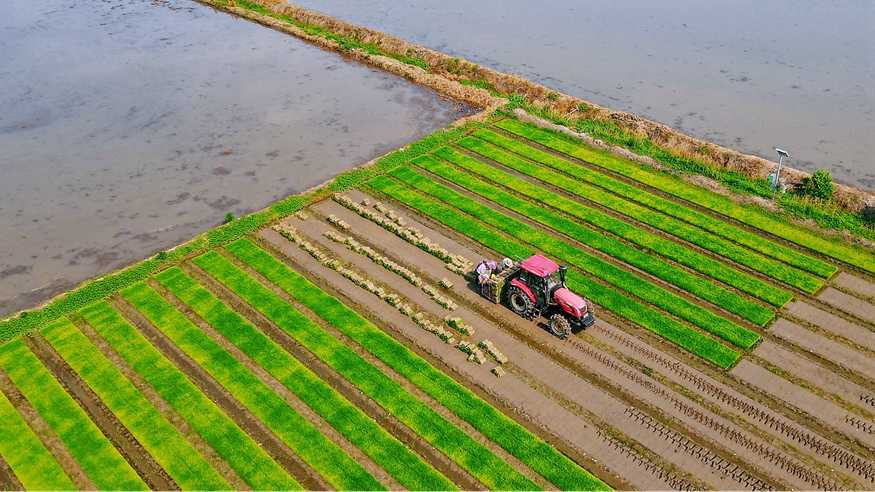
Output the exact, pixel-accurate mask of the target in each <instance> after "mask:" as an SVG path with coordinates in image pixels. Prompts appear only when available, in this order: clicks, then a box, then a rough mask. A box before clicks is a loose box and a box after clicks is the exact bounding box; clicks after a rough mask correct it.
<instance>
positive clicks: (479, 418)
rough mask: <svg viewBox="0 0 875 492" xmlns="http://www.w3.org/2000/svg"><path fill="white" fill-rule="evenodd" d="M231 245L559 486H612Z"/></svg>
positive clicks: (247, 245)
mask: <svg viewBox="0 0 875 492" xmlns="http://www.w3.org/2000/svg"><path fill="white" fill-rule="evenodd" d="M228 248H229V249H230V250H231V251H232V252H233V253H234V254H235V255H237V256H238V258H240V259H241V260H243V261H245V262H247V263H248V264H249V265H252V267H253V268H255V269H256V270H258V271H259V272H260V273H261V274H262V275H264V276H265V277H266V278H268V279H269V280H270V281H271V282H274V283H275V284H276V285H277V286H279V287H280V288H281V289H283V290H284V291H285V292H286V293H288V294H289V295H290V296H292V297H294V298H295V299H296V300H298V301H299V302H300V303H302V304H303V305H305V306H307V307H308V308H309V309H311V310H312V311H313V312H314V313H315V314H316V315H317V316H319V317H321V318H322V319H324V320H325V321H327V322H329V323H331V324H332V325H333V326H335V327H336V328H337V329H338V330H340V331H341V332H342V333H344V334H345V335H347V336H348V337H350V338H351V339H352V340H355V341H356V342H357V343H358V344H360V345H361V346H362V347H363V348H364V349H365V350H367V351H368V352H370V353H371V354H373V355H374V356H375V357H377V358H378V359H380V360H381V361H383V362H384V363H385V364H387V365H388V366H389V367H391V368H392V369H393V370H395V371H396V372H398V373H399V374H401V375H402V376H404V377H405V378H407V379H408V380H409V381H410V382H411V383H413V384H414V385H416V386H417V387H418V388H420V389H421V390H422V391H424V392H425V393H426V394H428V395H429V396H431V397H432V398H434V399H435V400H437V401H438V402H439V403H440V404H442V405H444V406H445V407H446V408H448V409H449V410H450V411H451V412H453V413H454V414H456V415H457V416H458V417H459V418H461V419H462V420H464V421H466V422H468V423H469V424H471V425H472V426H473V427H474V428H475V429H477V430H478V431H480V433H482V434H483V435H484V436H486V437H487V438H488V439H491V440H492V441H493V442H495V443H496V444H498V445H499V446H501V447H502V448H504V449H505V450H506V451H507V452H508V453H510V454H511V455H513V456H515V457H516V458H517V459H519V460H520V461H522V462H523V463H524V464H526V465H528V466H529V468H531V469H532V470H534V471H535V472H536V473H538V474H540V475H541V476H542V477H544V478H546V479H547V480H549V481H550V482H552V483H553V484H554V485H556V486H557V487H559V488H560V489H563V490H595V489H599V490H604V489H608V486H607V485H606V484H605V483H604V482H602V481H601V480H599V479H598V478H596V477H594V476H593V475H592V474H590V473H589V472H588V471H586V470H584V469H583V468H581V467H580V466H579V465H577V464H576V463H575V462H573V461H572V460H570V459H568V457H566V456H565V455H563V454H562V453H560V452H559V451H557V450H556V449H555V448H554V447H552V446H551V445H550V444H549V443H547V442H545V441H544V440H542V439H540V438H538V437H537V436H535V435H534V434H532V433H531V432H529V431H528V430H526V429H525V428H524V427H523V426H521V425H520V424H518V423H517V422H515V421H514V420H513V419H511V418H509V417H507V416H506V415H504V414H503V413H501V412H499V411H498V410H497V409H495V408H494V407H493V406H492V405H490V404H489V403H487V402H485V401H484V400H482V399H481V398H479V397H478V396H476V395H475V394H474V393H472V392H471V391H470V390H468V389H467V388H465V387H464V386H462V385H461V384H459V383H458V382H456V381H455V380H453V379H452V378H451V377H449V376H448V375H447V374H445V373H444V372H442V371H440V370H438V369H437V368H435V367H434V366H432V365H431V364H429V363H428V362H427V361H426V360H424V359H423V358H421V357H419V356H418V355H416V354H415V353H414V352H412V351H411V350H410V349H408V348H407V347H405V346H404V345H403V344H401V343H399V342H398V341H396V340H395V339H394V338H392V337H391V336H390V335H388V334H386V333H385V332H384V331H382V330H381V329H379V328H378V327H377V326H375V325H374V324H373V323H371V322H369V321H368V320H366V319H365V318H363V317H362V316H361V315H360V314H358V313H356V312H355V311H354V310H353V309H351V308H349V307H348V306H346V305H344V304H343V303H342V302H340V301H339V300H338V299H337V298H335V297H333V296H331V295H329V294H327V293H325V292H324V291H323V290H321V289H319V288H318V287H317V286H315V285H313V284H312V283H311V282H309V281H308V280H307V279H306V278H304V277H303V276H302V275H301V274H299V273H298V272H296V271H294V270H292V269H291V268H289V267H288V266H286V265H285V264H284V263H282V262H281V261H279V260H277V259H276V258H274V257H273V256H271V255H270V254H268V253H267V252H265V251H264V250H262V249H260V248H258V247H256V246H255V245H254V244H252V243H251V242H249V241H247V240H240V241H237V242H235V243H233V244H231V245H229V246H228Z"/></svg>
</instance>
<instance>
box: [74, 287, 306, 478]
mask: <svg viewBox="0 0 875 492" xmlns="http://www.w3.org/2000/svg"><path fill="white" fill-rule="evenodd" d="M80 314H81V315H82V317H83V318H84V319H85V320H86V321H87V322H88V324H89V325H90V326H91V327H92V328H94V330H95V331H96V332H97V333H99V334H100V336H101V337H103V338H104V339H105V340H106V341H107V342H109V344H110V345H112V347H113V349H115V351H116V352H118V354H119V355H121V356H122V358H124V359H125V361H127V363H128V364H129V365H130V366H131V368H133V369H134V371H136V372H137V373H138V374H139V375H140V376H142V377H143V379H144V380H145V381H146V382H147V383H149V385H150V386H152V387H153V388H154V389H155V391H156V392H158V394H159V395H161V398H162V399H164V401H166V402H167V403H168V404H169V405H170V406H171V407H173V409H174V410H176V412H177V413H178V414H179V415H180V416H181V417H182V418H184V419H185V421H186V422H188V424H189V425H191V428H192V429H193V430H194V431H195V432H197V433H198V434H199V435H200V436H201V437H202V438H203V439H204V441H206V442H207V444H209V445H210V447H211V448H213V449H214V450H215V451H216V453H217V454H218V455H219V456H221V457H222V459H223V460H224V461H225V462H226V463H227V464H228V465H230V467H231V468H232V469H233V470H234V471H235V472H236V473H237V475H238V476H239V477H240V478H241V479H243V481H245V482H246V483H247V484H249V486H251V487H252V488H253V489H254V490H289V489H295V490H300V489H301V485H300V484H298V482H297V481H295V480H294V479H293V478H292V477H291V476H290V475H289V474H288V473H286V471H285V470H284V469H283V468H282V467H281V466H279V465H278V464H277V463H276V462H275V461H274V460H273V458H271V457H270V455H268V454H267V453H266V452H265V451H264V449H263V448H261V447H260V446H259V445H258V444H257V443H256V442H255V441H253V440H252V438H251V437H250V436H249V435H248V434H246V433H245V432H244V431H243V430H242V429H241V428H240V427H238V426H237V424H236V423H234V421H233V420H231V419H230V418H229V417H228V416H227V415H225V413H224V412H222V411H221V410H220V409H219V408H218V407H217V406H216V404H215V403H213V402H212V401H210V399H209V398H207V397H206V396H205V395H204V394H203V393H201V391H200V389H199V388H198V387H197V386H195V385H194V384H193V383H192V382H191V381H189V380H188V378H187V377H186V376H185V375H184V374H183V373H182V372H181V371H180V370H179V369H177V368H176V366H174V365H173V364H172V363H171V362H170V361H169V360H167V358H166V357H164V355H162V354H161V352H159V351H158V349H156V348H155V347H154V346H153V345H152V344H151V343H149V342H148V341H147V340H146V338H145V337H143V335H142V334H141V333H140V332H139V331H137V329H135V328H134V327H133V326H131V324H130V323H128V321H127V320H125V319H124V318H123V317H122V316H121V315H120V314H119V313H118V312H117V311H116V310H115V309H113V307H112V306H110V305H109V304H108V303H107V302H105V301H100V302H97V303H95V304H92V305H91V306H88V307H86V308H85V309H83V310H82V311H80Z"/></svg>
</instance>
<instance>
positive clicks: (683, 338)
mask: <svg viewBox="0 0 875 492" xmlns="http://www.w3.org/2000/svg"><path fill="white" fill-rule="evenodd" d="M368 185H369V186H370V187H371V188H373V189H374V190H376V191H378V192H380V193H383V194H385V195H386V196H389V197H390V198H393V199H395V200H397V201H399V202H401V203H403V204H405V205H407V206H409V207H411V208H413V209H415V210H417V211H418V212H420V213H422V214H423V215H425V216H427V217H430V218H432V219H434V220H436V221H438V222H441V223H442V224H444V225H446V226H447V227H449V228H451V229H454V230H455V231H457V232H459V233H461V234H463V235H465V236H467V237H469V238H470V239H472V240H474V241H476V242H479V243H480V244H482V245H484V246H486V247H487V248H489V249H491V250H493V251H496V252H498V253H499V254H501V255H504V256H508V257H511V258H525V257H527V256H529V255H531V254H533V253H535V251H534V250H532V249H530V248H527V247H526V246H523V245H522V244H520V242H518V241H516V240H514V239H511V237H510V236H508V235H506V234H503V233H501V232H497V231H495V230H493V229H490V228H487V227H486V226H484V225H483V224H482V223H480V222H479V221H477V220H475V219H473V218H470V217H468V216H466V215H464V214H461V213H459V212H457V211H455V210H454V209H452V208H450V207H449V206H447V205H444V204H443V203H441V202H438V201H436V200H433V199H431V198H428V197H426V196H425V195H422V194H421V193H418V192H416V191H413V190H411V189H410V188H409V187H407V186H403V185H401V184H400V183H398V182H397V181H393V180H391V179H388V178H386V177H382V176H381V177H378V178H375V179H373V180H371V181H370V182H369V183H368ZM567 283H568V286H569V287H570V288H571V289H574V290H576V291H578V292H581V293H582V294H583V295H585V296H586V297H588V298H590V299H592V300H593V301H594V302H596V303H597V304H599V305H600V306H602V307H604V308H605V309H607V310H609V311H612V312H613V313H615V314H617V315H618V316H620V317H623V318H625V319H627V320H629V321H631V322H632V323H634V324H636V325H638V326H641V327H643V328H645V329H647V330H650V331H652V332H653V333H655V334H657V335H659V336H661V337H663V338H665V339H666V340H668V341H670V342H672V343H674V344H676V345H678V346H679V347H681V348H683V349H685V350H687V351H689V352H691V353H693V354H695V355H698V356H699V357H702V358H703V359H705V360H707V361H709V362H712V363H713V364H715V365H717V366H719V367H721V368H724V369H725V368H728V367H731V366H732V365H733V364H734V363H735V362H736V361H737V360H738V359H739V357H740V355H739V353H738V352H736V351H734V350H732V349H730V348H729V347H726V346H724V345H722V344H720V343H719V342H717V341H716V340H714V339H712V338H710V337H708V336H706V335H704V334H703V333H700V332H698V331H696V330H693V329H691V328H689V327H687V326H685V325H683V324H681V323H679V322H677V321H675V320H673V319H672V318H669V317H667V316H664V315H662V314H660V313H659V312H657V311H656V310H654V309H651V308H649V307H646V306H644V305H642V304H640V303H639V302H637V301H635V300H633V299H630V298H629V297H627V296H624V295H622V294H620V293H619V292H617V291H615V290H613V289H610V288H608V287H605V286H603V285H601V284H599V283H597V282H594V281H592V280H591V279H589V278H587V277H586V276H585V275H580V274H578V273H577V272H576V271H573V270H572V271H569V272H568V278H567Z"/></svg>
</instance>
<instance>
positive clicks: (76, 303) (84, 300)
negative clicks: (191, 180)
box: [0, 123, 476, 343]
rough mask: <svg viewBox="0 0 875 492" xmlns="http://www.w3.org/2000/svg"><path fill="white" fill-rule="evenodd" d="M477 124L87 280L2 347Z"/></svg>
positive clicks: (20, 323) (15, 324) (16, 325)
mask: <svg viewBox="0 0 875 492" xmlns="http://www.w3.org/2000/svg"><path fill="white" fill-rule="evenodd" d="M473 125H476V123H469V124H466V125H463V126H460V127H456V128H448V129H442V130H438V131H436V132H434V133H432V134H431V135H429V136H427V137H425V138H423V139H422V140H418V141H416V142H413V143H411V144H410V145H407V146H405V147H403V148H401V149H398V150H396V151H394V152H392V153H390V154H387V155H385V156H383V157H381V158H380V159H378V160H377V162H375V163H374V164H373V165H370V166H366V167H358V168H355V169H350V170H349V171H347V172H345V173H342V174H340V175H338V176H337V177H335V178H334V179H332V180H331V181H330V182H328V183H326V184H325V186H323V187H321V188H317V189H316V190H313V191H310V192H307V193H304V194H299V195H291V196H289V197H286V198H284V199H282V200H279V201H277V202H274V203H273V204H272V205H271V206H270V207H269V208H267V209H265V210H261V211H258V212H254V213H252V214H249V215H247V216H244V217H241V218H239V219H236V220H234V221H233V222H231V223H229V224H225V225H222V226H219V227H216V228H214V229H211V230H209V231H207V232H205V233H203V234H201V235H199V236H197V237H195V238H194V239H192V240H191V241H188V242H187V243H185V244H183V245H180V246H179V247H177V248H174V249H173V250H172V251H168V252H164V251H162V252H161V253H158V254H157V255H155V256H153V257H151V258H148V259H146V260H143V261H141V262H139V263H136V264H134V265H131V266H130V267H127V268H125V269H123V270H120V271H117V272H114V273H111V274H109V275H106V276H103V277H101V278H99V279H95V280H92V281H90V282H87V283H85V284H83V285H81V286H79V287H77V288H75V289H73V290H71V291H70V292H67V293H66V294H65V295H64V296H62V297H58V298H57V299H55V300H53V301H51V302H49V303H48V304H46V305H45V306H43V307H41V308H38V309H34V310H32V311H23V312H21V313H19V314H18V315H17V316H15V317H12V318H7V319H4V320H2V321H0V343H3V342H5V341H8V340H12V339H13V338H15V337H16V336H18V335H21V334H23V333H27V332H30V331H33V330H35V329H37V328H39V327H41V326H44V325H46V324H47V323H50V322H51V321H54V320H56V319H58V318H60V317H61V316H64V315H65V314H67V313H71V312H73V311H78V310H79V309H81V308H83V307H85V306H87V305H89V304H91V303H92V302H95V301H98V300H100V299H104V298H106V297H108V296H110V295H112V294H114V293H115V292H118V291H120V290H121V289H123V288H125V287H128V286H130V285H133V284H135V283H137V282H140V281H143V280H145V279H147V278H148V277H149V276H150V275H151V274H153V273H155V272H157V271H160V270H162V269H164V268H167V267H169V266H171V265H174V264H176V263H178V262H179V261H180V260H182V259H184V258H186V257H188V256H192V255H195V254H198V253H202V252H204V251H206V250H208V249H209V248H211V247H216V246H221V245H223V244H227V243H229V242H231V241H235V240H237V239H239V238H241V237H244V236H245V235H247V234H250V233H252V232H254V231H256V230H258V229H260V228H261V227H263V226H265V225H267V224H268V223H270V222H272V221H275V220H279V219H281V218H283V217H286V216H289V215H291V214H293V213H295V212H296V211H298V210H300V209H301V208H302V207H304V206H305V205H307V204H308V203H312V202H315V201H319V200H321V199H323V198H326V197H328V196H330V195H331V194H332V193H337V192H342V191H346V190H349V189H352V188H355V187H356V186H359V185H361V184H362V183H364V182H366V181H367V180H369V179H371V178H373V177H374V176H379V175H380V174H383V173H385V172H388V171H390V170H392V169H394V168H396V167H398V166H400V165H402V164H404V163H406V162H408V161H409V160H410V159H412V158H414V157H416V156H419V155H422V154H425V153H427V152H430V151H431V150H433V149H435V148H437V147H440V146H442V145H445V144H446V143H447V142H450V141H453V140H456V139H458V138H460V137H462V136H463V135H464V134H465V132H467V131H468V129H470V128H471V127H472V126H473Z"/></svg>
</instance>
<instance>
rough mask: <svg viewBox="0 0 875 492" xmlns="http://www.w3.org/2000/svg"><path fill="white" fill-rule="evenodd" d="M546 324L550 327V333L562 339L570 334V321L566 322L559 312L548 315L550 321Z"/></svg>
mask: <svg viewBox="0 0 875 492" xmlns="http://www.w3.org/2000/svg"><path fill="white" fill-rule="evenodd" d="M547 326H549V327H550V333H552V334H553V335H554V336H556V337H558V338H560V339H562V340H565V339H566V338H568V336H569V335H571V323H569V322H568V319H567V318H566V317H565V316H563V315H561V314H559V313H556V314H554V315H553V316H550V323H549V324H548V325H547Z"/></svg>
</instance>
